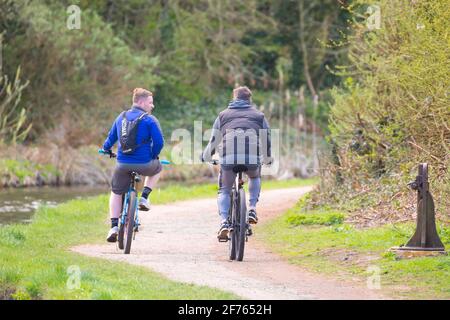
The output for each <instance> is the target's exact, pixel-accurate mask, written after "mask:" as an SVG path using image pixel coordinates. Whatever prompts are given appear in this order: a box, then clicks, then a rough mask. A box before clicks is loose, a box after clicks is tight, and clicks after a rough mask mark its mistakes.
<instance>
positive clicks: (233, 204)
mask: <svg viewBox="0 0 450 320" xmlns="http://www.w3.org/2000/svg"><path fill="white" fill-rule="evenodd" d="M235 198H236V197H235V192H234V190H233V192H231V205H230V215H229V216H230V217H231V225H232V226H233V227H234V226H235V225H236V201H235ZM235 235H236V232H234V230H233V231H231V232H230V235H229V237H230V240H229V241H230V243H229V245H228V246H229V247H228V248H229V256H230V260H235V259H236V243H237V241H236V237H235Z"/></svg>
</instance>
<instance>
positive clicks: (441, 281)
mask: <svg viewBox="0 0 450 320" xmlns="http://www.w3.org/2000/svg"><path fill="white" fill-rule="evenodd" d="M302 208H303V201H302V200H301V201H299V203H298V204H297V205H296V206H295V207H294V208H292V209H290V210H288V211H287V212H286V213H285V214H284V215H283V216H281V217H279V218H277V219H275V220H272V221H270V222H268V223H266V224H264V225H261V226H258V228H257V235H258V236H259V237H261V238H262V239H263V241H265V242H267V243H268V244H269V245H270V246H271V248H272V249H273V250H274V251H275V252H278V253H279V254H281V255H283V256H284V257H286V258H287V259H288V261H289V262H290V263H293V264H297V265H300V266H303V267H307V268H308V269H310V270H311V271H317V272H323V273H326V274H330V275H333V276H335V277H340V278H342V279H350V278H351V279H353V280H356V281H360V282H361V283H362V284H363V285H365V283H366V282H367V280H368V278H369V277H371V276H373V275H375V274H376V273H377V272H379V274H380V284H381V290H382V291H384V292H386V293H387V294H388V295H391V296H393V297H395V298H419V299H435V298H436V299H449V298H450V256H441V257H428V258H415V259H406V260H397V259H396V258H395V256H394V255H393V254H392V253H390V252H388V251H387V250H388V249H389V248H390V247H394V246H399V245H401V244H404V243H405V242H406V241H408V240H409V238H410V236H411V235H412V234H413V231H414V228H415V224H414V223H401V224H391V225H385V226H383V227H377V228H370V229H357V228H355V227H353V226H351V225H349V224H346V223H345V222H344V217H345V214H344V213H342V212H336V211H330V210H317V211H308V212H304V211H303V209H302ZM438 230H439V235H440V237H441V240H442V241H443V242H444V245H445V246H446V248H447V249H448V248H449V247H450V227H449V226H444V225H440V226H438Z"/></svg>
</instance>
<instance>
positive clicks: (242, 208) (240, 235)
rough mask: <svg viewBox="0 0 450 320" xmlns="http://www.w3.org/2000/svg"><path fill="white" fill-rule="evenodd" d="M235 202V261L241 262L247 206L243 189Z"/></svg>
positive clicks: (245, 234)
mask: <svg viewBox="0 0 450 320" xmlns="http://www.w3.org/2000/svg"><path fill="white" fill-rule="evenodd" d="M238 195H239V196H238V201H237V203H236V204H237V210H236V212H237V213H238V214H237V216H236V218H237V219H236V225H237V227H238V228H237V230H236V231H237V232H236V238H237V241H236V245H237V247H236V260H237V261H242V260H243V259H244V249H245V239H246V236H247V205H246V203H245V190H244V189H243V188H241V189H239V192H238Z"/></svg>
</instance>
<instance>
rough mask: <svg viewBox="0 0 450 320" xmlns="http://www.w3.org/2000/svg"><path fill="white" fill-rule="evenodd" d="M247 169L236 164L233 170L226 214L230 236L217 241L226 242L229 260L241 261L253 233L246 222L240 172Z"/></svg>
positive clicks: (215, 161) (242, 183)
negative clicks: (233, 177) (233, 179)
mask: <svg viewBox="0 0 450 320" xmlns="http://www.w3.org/2000/svg"><path fill="white" fill-rule="evenodd" d="M211 163H212V164H213V165H218V161H217V160H212V161H211ZM247 170H248V168H247V166H245V165H236V166H234V167H233V172H234V173H236V179H235V181H234V183H233V187H232V189H231V203H230V209H229V210H230V211H229V215H228V219H229V221H228V222H229V224H230V225H231V226H232V230H231V231H230V233H229V234H230V236H229V237H228V238H227V239H221V238H219V237H217V238H218V240H219V242H228V241H229V246H228V251H229V258H230V260H237V261H242V260H243V259H244V250H245V243H246V242H248V237H249V236H251V235H252V234H253V232H252V229H251V227H250V224H249V222H248V212H247V205H246V201H245V190H244V180H243V179H242V173H243V172H246V171H247Z"/></svg>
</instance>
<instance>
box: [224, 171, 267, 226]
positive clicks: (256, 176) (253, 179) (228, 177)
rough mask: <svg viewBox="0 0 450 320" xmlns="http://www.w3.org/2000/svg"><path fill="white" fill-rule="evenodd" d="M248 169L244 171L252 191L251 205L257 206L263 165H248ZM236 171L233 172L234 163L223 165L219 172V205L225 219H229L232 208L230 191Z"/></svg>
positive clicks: (250, 191)
mask: <svg viewBox="0 0 450 320" xmlns="http://www.w3.org/2000/svg"><path fill="white" fill-rule="evenodd" d="M247 167H248V171H246V172H244V173H245V174H246V175H247V176H248V178H249V183H248V189H249V193H250V199H249V205H250V207H256V203H257V202H258V199H259V194H260V192H261V166H260V165H248V166H247ZM235 179H236V173H234V172H233V165H221V166H220V173H219V196H218V199H217V205H218V207H219V215H220V217H221V219H222V221H223V220H226V219H228V214H229V212H228V211H229V209H230V201H231V197H230V193H231V189H232V187H233V183H234V180H235Z"/></svg>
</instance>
